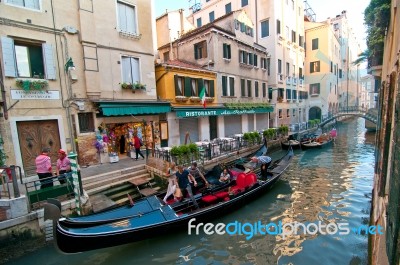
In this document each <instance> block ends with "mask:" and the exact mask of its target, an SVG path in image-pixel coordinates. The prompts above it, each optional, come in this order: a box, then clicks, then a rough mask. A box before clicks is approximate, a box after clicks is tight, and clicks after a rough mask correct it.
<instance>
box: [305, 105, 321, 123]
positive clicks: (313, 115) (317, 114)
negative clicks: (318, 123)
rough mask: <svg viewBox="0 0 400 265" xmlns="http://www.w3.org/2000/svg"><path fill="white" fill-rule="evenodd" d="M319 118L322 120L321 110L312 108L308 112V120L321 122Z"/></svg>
mask: <svg viewBox="0 0 400 265" xmlns="http://www.w3.org/2000/svg"><path fill="white" fill-rule="evenodd" d="M321 118H322V114H321V108H319V107H312V108H310V109H309V110H308V119H309V120H315V119H319V120H321Z"/></svg>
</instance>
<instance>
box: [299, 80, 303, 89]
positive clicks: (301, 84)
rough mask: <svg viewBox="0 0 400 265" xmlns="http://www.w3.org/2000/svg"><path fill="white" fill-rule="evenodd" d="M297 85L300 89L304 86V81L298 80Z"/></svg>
mask: <svg viewBox="0 0 400 265" xmlns="http://www.w3.org/2000/svg"><path fill="white" fill-rule="evenodd" d="M299 85H300V87H303V86H304V79H299Z"/></svg>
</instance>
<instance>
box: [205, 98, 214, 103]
mask: <svg viewBox="0 0 400 265" xmlns="http://www.w3.org/2000/svg"><path fill="white" fill-rule="evenodd" d="M213 101H214V98H213V97H206V102H213Z"/></svg>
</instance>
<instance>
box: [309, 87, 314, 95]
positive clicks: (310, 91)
mask: <svg viewBox="0 0 400 265" xmlns="http://www.w3.org/2000/svg"><path fill="white" fill-rule="evenodd" d="M312 86H313V85H310V89H309V93H310V95H312V94H313V93H312Z"/></svg>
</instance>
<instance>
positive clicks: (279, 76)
mask: <svg viewBox="0 0 400 265" xmlns="http://www.w3.org/2000/svg"><path fill="white" fill-rule="evenodd" d="M278 82H279V83H283V75H282V74H278Z"/></svg>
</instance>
